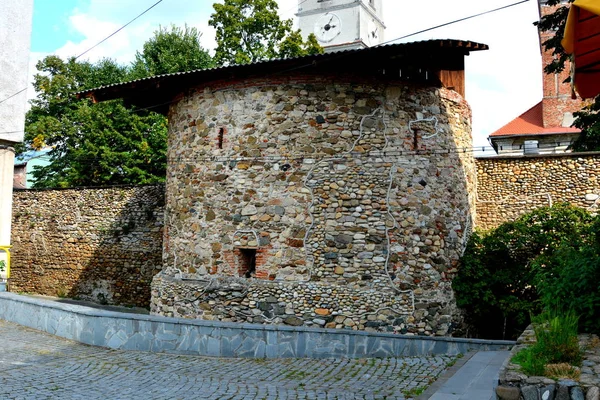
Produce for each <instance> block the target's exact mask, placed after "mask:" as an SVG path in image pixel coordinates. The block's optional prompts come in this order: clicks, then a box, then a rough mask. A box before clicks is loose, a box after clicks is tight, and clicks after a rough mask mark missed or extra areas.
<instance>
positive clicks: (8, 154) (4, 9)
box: [0, 0, 33, 274]
mask: <svg viewBox="0 0 600 400" xmlns="http://www.w3.org/2000/svg"><path fill="white" fill-rule="evenodd" d="M32 19H33V0H0V145H1V147H0V246H8V245H10V243H11V241H10V236H11V235H10V230H11V217H12V187H13V171H14V159H15V154H14V150H13V149H12V147H11V145H12V144H13V143H15V142H22V141H23V135H24V127H25V110H26V104H27V90H23V89H26V88H27V83H28V78H29V74H28V72H29V71H28V67H29V46H30V42H31V26H32ZM18 92H21V93H19V94H17V95H15V94H16V93H18ZM11 96H12V97H11ZM5 257H6V256H5V254H4V253H2V254H0V259H6V258H5ZM3 274H5V272H4V273H3Z"/></svg>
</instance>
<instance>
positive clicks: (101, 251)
mask: <svg viewBox="0 0 600 400" xmlns="http://www.w3.org/2000/svg"><path fill="white" fill-rule="evenodd" d="M163 214H164V186H162V185H159V186H137V187H108V188H102V189H85V188H84V189H68V190H20V191H15V192H14V201H13V228H12V244H13V249H12V270H11V279H10V287H11V291H13V292H20V291H23V292H28V293H37V294H43V295H50V296H57V295H58V296H68V297H77V298H80V299H85V300H92V301H95V302H99V303H105V304H121V305H132V306H139V307H148V305H149V302H150V282H151V280H152V277H153V276H154V275H155V274H156V273H157V272H158V271H159V270H160V269H161V266H162V261H161V258H162V234H163V221H164V220H163Z"/></svg>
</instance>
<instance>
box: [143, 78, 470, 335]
mask: <svg viewBox="0 0 600 400" xmlns="http://www.w3.org/2000/svg"><path fill="white" fill-rule="evenodd" d="M350 81H352V83H349V82H350ZM333 82H337V83H333ZM433 117H435V119H434V118H433ZM417 119H421V120H423V119H425V120H423V121H421V122H418V123H413V124H412V126H411V127H412V130H411V129H409V124H410V123H411V121H413V120H417ZM470 119H471V115H470V109H469V107H468V105H467V104H466V102H465V101H464V100H463V99H462V98H461V97H460V96H458V95H457V94H456V93H455V92H453V91H449V90H446V89H437V88H431V87H418V86H410V85H408V84H406V83H403V82H384V83H382V82H361V81H360V79H358V78H356V77H352V79H349V80H344V79H343V78H341V77H310V76H308V77H301V76H292V77H288V78H286V79H283V78H282V82H279V83H274V82H273V81H272V79H271V80H270V81H269V82H261V81H242V82H239V83H238V84H232V83H230V82H229V83H227V85H226V87H218V86H216V87H215V86H213V87H200V88H198V89H197V90H195V91H194V92H192V93H191V94H189V95H187V96H185V97H183V98H182V99H180V101H179V102H178V103H176V104H174V105H173V106H172V107H171V110H170V115H169V123H170V130H169V132H170V136H169V160H170V163H171V164H170V165H169V172H168V175H167V207H166V213H165V215H166V225H165V243H164V249H165V253H164V259H165V269H164V271H163V272H162V273H161V274H159V275H158V276H157V277H155V279H154V281H153V286H152V288H153V289H152V306H151V311H152V312H153V313H155V314H159V315H166V316H174V317H186V318H202V319H214V320H222V321H232V322H260V323H275V324H279V323H286V324H289V325H305V326H316V327H329V328H351V329H360V330H381V331H397V332H402V333H414V334H425V335H445V334H447V333H448V332H450V331H451V329H452V319H453V314H454V313H455V305H454V300H453V295H452V290H451V287H450V280H451V278H452V276H453V274H454V273H455V271H456V263H457V260H458V258H459V256H460V254H461V252H462V250H463V246H464V242H465V238H466V236H467V233H468V231H469V230H470V229H471V225H472V219H473V213H474V211H475V210H474V207H475V201H474V200H475V194H474V184H475V164H474V159H473V157H472V155H471V153H470V152H466V153H465V152H464V151H459V150H458V149H464V148H469V147H470V146H471V136H470V132H471V127H470ZM415 136H416V137H415ZM415 142H416V144H417V150H418V151H417V152H415V151H414V147H413V146H414V144H415ZM252 258H254V260H255V262H254V263H253V264H254V265H253V266H254V267H255V269H254V270H253V271H252V270H251V266H250V264H252V263H251V262H249V261H248V260H251V259H252Z"/></svg>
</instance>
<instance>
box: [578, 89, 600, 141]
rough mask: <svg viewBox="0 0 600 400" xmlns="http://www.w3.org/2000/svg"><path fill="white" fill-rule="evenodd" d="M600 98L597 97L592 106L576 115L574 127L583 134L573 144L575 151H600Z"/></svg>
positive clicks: (586, 107)
mask: <svg viewBox="0 0 600 400" xmlns="http://www.w3.org/2000/svg"><path fill="white" fill-rule="evenodd" d="M598 112H600V96H596V97H595V99H594V100H593V101H592V102H591V104H589V105H587V106H585V107H584V108H583V109H582V110H581V111H578V112H576V113H574V114H573V115H574V116H575V117H576V118H577V119H576V120H575V122H574V123H573V125H574V126H575V127H576V128H579V129H581V134H580V135H579V137H578V138H577V140H576V141H575V143H573V149H574V150H575V151H598V150H600V114H598Z"/></svg>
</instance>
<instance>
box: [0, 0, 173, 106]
mask: <svg viewBox="0 0 600 400" xmlns="http://www.w3.org/2000/svg"><path fill="white" fill-rule="evenodd" d="M162 2H163V0H158V1H157V2H156V3H154V4H153V5H151V6H150V7H148V8H147V9H146V10H144V11H143V12H141V13H140V14H138V16H136V17H135V18H134V19H132V20H131V21H129V22H128V23H126V24H125V25H123V26H122V27H120V28H119V29H117V30H116V31H114V32H113V33H111V34H110V35H108V36H107V37H105V38H104V39H102V40H101V41H99V42H98V43H96V44H95V45H93V46H92V47H90V48H89V49H87V50H86V51H84V52H83V53H81V54H80V55H78V56H77V57H75V59H76V60H77V59H78V58H79V57H81V56H83V55H84V54H86V53H88V52H90V51H91V50H93V49H95V48H96V47H98V46H99V45H101V44H102V43H104V42H106V41H107V40H108V39H110V38H111V37H113V36H114V35H116V34H117V33H119V32H120V31H122V30H123V29H125V28H126V27H127V26H128V25H130V24H131V23H132V22H133V21H135V20H136V19H138V18H140V17H141V16H142V15H144V14H146V13H147V12H148V11H150V10H152V9H153V8H154V7H156V6H157V5H159V4H160V3H162ZM25 91H27V88H24V89H21V90H19V91H18V92H17V93H15V94H12V95H10V96H8V97H7V98H5V99H4V100H0V104H2V103H4V102H5V101H7V100H10V99H12V98H13V97H15V96H17V95H19V94H21V93H23V92H25Z"/></svg>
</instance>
